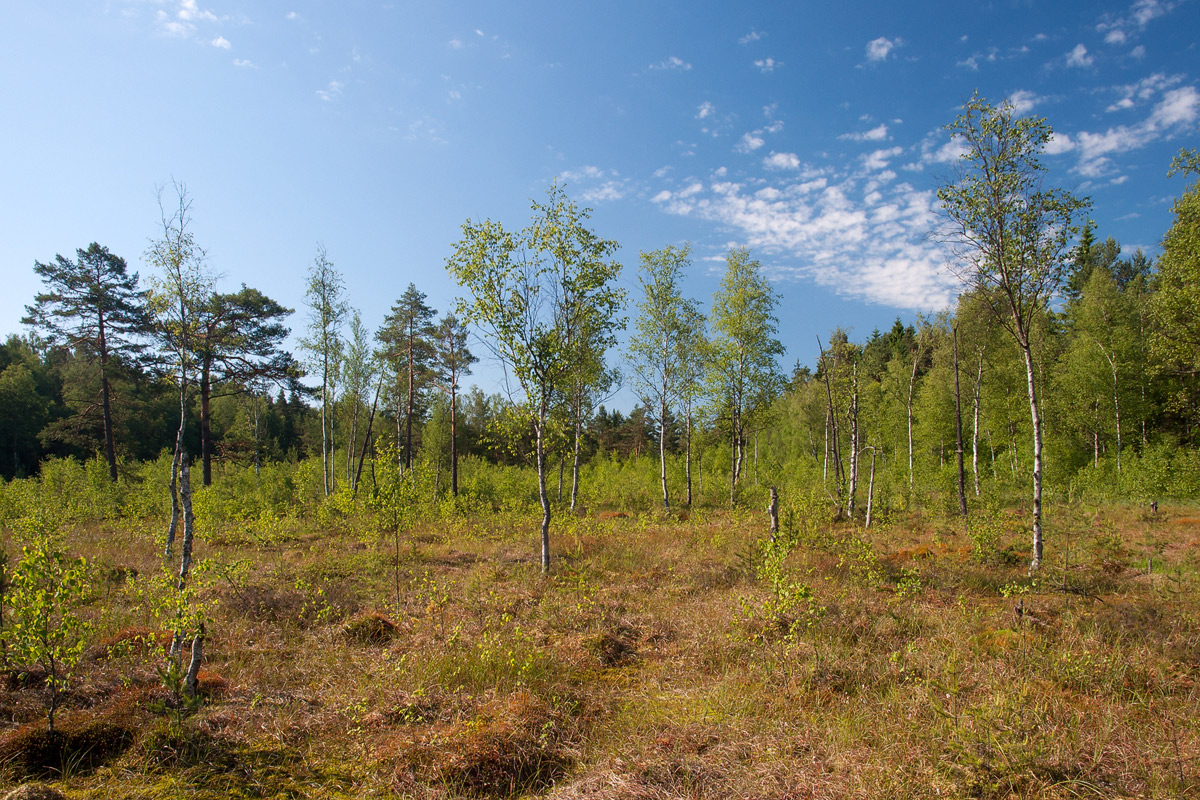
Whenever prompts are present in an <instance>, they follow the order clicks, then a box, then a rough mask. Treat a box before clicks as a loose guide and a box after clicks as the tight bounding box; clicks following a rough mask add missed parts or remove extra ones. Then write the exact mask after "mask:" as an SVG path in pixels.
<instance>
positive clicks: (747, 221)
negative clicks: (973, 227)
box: [652, 154, 957, 311]
mask: <svg viewBox="0 0 1200 800" xmlns="http://www.w3.org/2000/svg"><path fill="white" fill-rule="evenodd" d="M777 155H780V156H783V157H784V160H787V161H788V162H789V163H791V159H786V156H787V155H789V154H777ZM796 161H797V162H798V159H797V160H796ZM797 166H800V165H799V164H797ZM652 200H653V202H654V203H656V204H657V205H659V207H661V208H662V209H663V210H664V211H666V212H667V213H669V214H674V215H678V216H690V217H696V218H699V219H703V220H708V221H711V222H714V223H716V224H718V225H721V226H723V227H725V228H727V229H729V230H730V231H731V232H732V233H733V234H734V235H735V236H737V237H739V238H740V239H741V242H740V243H744V244H745V245H747V246H749V247H751V248H753V249H755V250H759V251H762V252H763V253H765V254H767V255H768V256H771V257H773V258H775V259H777V264H775V265H773V272H775V274H777V275H779V276H780V277H782V278H783V279H785V280H815V281H816V282H817V283H818V284H820V285H822V286H826V287H828V288H830V289H833V290H834V291H836V292H838V293H840V294H842V295H845V296H848V297H855V298H859V299H862V300H865V301H868V302H872V303H879V304H883V305H887V306H892V307H895V308H905V309H913V310H920V311H935V310H938V309H941V308H945V307H947V306H948V305H950V303H951V302H952V300H953V298H954V296H955V293H956V291H957V282H956V281H955V279H954V278H953V276H952V275H951V274H950V273H949V271H948V270H946V269H945V265H946V263H947V260H948V254H947V253H946V252H945V251H944V250H943V248H942V247H941V245H939V244H937V243H936V242H933V241H931V240H930V238H929V236H928V232H929V231H930V230H932V229H933V228H934V226H936V224H937V222H938V217H937V212H936V206H935V204H936V195H935V193H934V192H933V191H920V190H917V189H914V188H913V187H912V186H911V185H909V184H907V183H897V182H896V181H895V174H894V173H887V174H884V175H880V176H878V180H873V181H870V182H866V183H864V182H863V181H862V180H861V178H860V177H859V176H856V175H849V174H847V175H843V176H841V177H834V176H831V175H827V174H823V173H822V172H821V171H820V170H813V169H811V168H808V167H805V168H804V169H802V170H800V174H799V175H797V176H796V177H794V178H785V179H783V180H780V181H777V182H773V183H770V184H769V185H766V186H761V185H757V182H752V183H751V184H747V183H738V182H734V181H726V180H713V181H711V182H709V183H707V184H697V183H692V184H690V185H688V186H686V187H684V188H683V189H681V190H679V191H671V190H667V189H664V190H662V191H660V192H659V193H658V194H656V195H655V196H654V197H653V198H652Z"/></svg>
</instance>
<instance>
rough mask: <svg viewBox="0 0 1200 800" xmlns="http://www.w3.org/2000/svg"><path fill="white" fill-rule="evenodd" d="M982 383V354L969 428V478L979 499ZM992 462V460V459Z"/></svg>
mask: <svg viewBox="0 0 1200 800" xmlns="http://www.w3.org/2000/svg"><path fill="white" fill-rule="evenodd" d="M982 383H983V354H982V353H980V355H979V371H978V373H976V376H975V392H974V397H973V398H972V404H973V405H974V417H975V418H974V422H973V424H972V426H971V477H972V478H974V480H975V496H976V497H979V496H980V492H979V399H980V385H981V384H982ZM993 460H994V459H993Z"/></svg>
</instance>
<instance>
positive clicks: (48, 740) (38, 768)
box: [0, 720, 133, 778]
mask: <svg viewBox="0 0 1200 800" xmlns="http://www.w3.org/2000/svg"><path fill="white" fill-rule="evenodd" d="M132 743H133V731H132V730H130V729H129V728H127V727H125V726H124V725H120V724H118V723H115V722H111V721H108V720H91V721H88V722H86V723H83V724H81V725H78V726H72V727H69V728H66V729H63V730H55V731H51V730H49V729H47V728H44V727H41V726H40V725H26V726H24V727H21V728H18V729H17V730H15V731H12V732H11V733H8V734H6V735H5V736H4V737H3V738H0V763H2V764H3V765H4V766H5V768H6V769H8V770H9V771H10V772H11V773H12V774H13V775H14V776H15V777H17V778H44V777H50V776H55V775H62V774H64V773H65V772H67V771H74V772H80V773H83V772H90V771H91V770H94V769H96V768H97V767H100V766H103V765H104V764H107V763H108V762H110V761H112V760H113V759H114V758H116V757H117V756H119V755H121V753H123V752H125V750H126V748H128V747H129V745H130V744H132Z"/></svg>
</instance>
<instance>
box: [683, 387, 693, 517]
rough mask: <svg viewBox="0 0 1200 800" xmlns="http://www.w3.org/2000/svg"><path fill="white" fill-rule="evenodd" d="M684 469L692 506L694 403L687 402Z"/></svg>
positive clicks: (689, 506) (688, 495) (689, 502)
mask: <svg viewBox="0 0 1200 800" xmlns="http://www.w3.org/2000/svg"><path fill="white" fill-rule="evenodd" d="M683 470H684V474H685V478H686V482H687V504H688V508H691V506H692V403H691V401H690V400H689V401H688V404H687V449H686V450H685V451H684V456H683Z"/></svg>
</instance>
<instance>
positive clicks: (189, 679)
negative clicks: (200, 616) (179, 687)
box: [183, 622, 204, 698]
mask: <svg viewBox="0 0 1200 800" xmlns="http://www.w3.org/2000/svg"><path fill="white" fill-rule="evenodd" d="M203 660H204V623H203V622H202V623H200V630H198V631H196V635H195V636H193V637H192V657H191V659H190V660H189V661H188V668H187V674H186V675H185V676H184V679H183V687H184V690H185V691H186V692H187V693H188V696H189V697H193V698H194V697H195V696H196V691H197V683H198V681H197V678H198V677H199V675H200V662H201V661H203Z"/></svg>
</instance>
